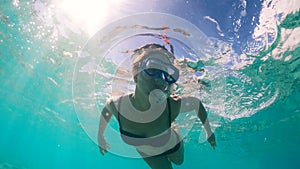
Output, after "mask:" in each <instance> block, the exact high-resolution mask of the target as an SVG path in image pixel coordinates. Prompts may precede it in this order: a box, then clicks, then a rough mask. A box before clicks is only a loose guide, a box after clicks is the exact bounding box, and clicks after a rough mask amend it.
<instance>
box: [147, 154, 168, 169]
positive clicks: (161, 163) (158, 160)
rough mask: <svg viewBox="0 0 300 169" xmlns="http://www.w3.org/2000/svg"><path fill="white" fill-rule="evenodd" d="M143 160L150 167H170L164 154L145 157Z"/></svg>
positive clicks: (155, 168) (161, 168) (154, 168)
mask: <svg viewBox="0 0 300 169" xmlns="http://www.w3.org/2000/svg"><path fill="white" fill-rule="evenodd" d="M144 160H145V161H146V162H147V163H148V165H149V166H150V167H151V168H152V169H172V164H171V162H170V161H169V159H168V158H167V157H166V156H153V157H146V158H144Z"/></svg>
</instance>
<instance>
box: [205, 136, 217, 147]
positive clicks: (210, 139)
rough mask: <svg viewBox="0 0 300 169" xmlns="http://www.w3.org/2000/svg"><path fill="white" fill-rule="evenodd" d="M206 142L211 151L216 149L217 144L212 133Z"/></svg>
mask: <svg viewBox="0 0 300 169" xmlns="http://www.w3.org/2000/svg"><path fill="white" fill-rule="evenodd" d="M206 138H207V137H206ZM207 141H208V142H209V144H210V145H211V147H212V148H213V149H215V148H216V146H217V144H216V138H215V134H214V133H212V134H211V135H210V136H209V137H208V139H207Z"/></svg>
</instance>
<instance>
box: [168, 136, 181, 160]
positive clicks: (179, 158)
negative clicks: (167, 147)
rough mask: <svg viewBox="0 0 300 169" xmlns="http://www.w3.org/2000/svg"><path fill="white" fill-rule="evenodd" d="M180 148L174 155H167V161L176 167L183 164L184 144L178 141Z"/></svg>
mask: <svg viewBox="0 0 300 169" xmlns="http://www.w3.org/2000/svg"><path fill="white" fill-rule="evenodd" d="M179 144H180V147H179V149H178V150H177V151H175V152H174V153H171V154H169V155H168V158H169V160H170V161H171V162H172V163H174V164H176V165H180V164H182V163H183V161H184V144H183V141H182V140H181V141H180V143H179Z"/></svg>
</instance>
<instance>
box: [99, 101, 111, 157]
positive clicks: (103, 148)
mask: <svg viewBox="0 0 300 169" xmlns="http://www.w3.org/2000/svg"><path fill="white" fill-rule="evenodd" d="M111 116H112V113H111V112H110V111H109V110H108V108H107V106H105V107H104V108H103V110H102V112H101V115H100V122H99V128H98V146H99V149H100V153H101V154H102V155H104V153H106V152H108V149H109V144H108V143H107V142H106V140H105V138H104V131H105V129H106V126H107V124H108V122H109V120H110V118H111Z"/></svg>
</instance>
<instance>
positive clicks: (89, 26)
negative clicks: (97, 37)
mask: <svg viewBox="0 0 300 169" xmlns="http://www.w3.org/2000/svg"><path fill="white" fill-rule="evenodd" d="M122 1H123V0H107V1H102V0H63V1H61V2H59V3H58V7H59V8H60V9H61V10H62V11H63V12H64V13H65V14H66V15H67V16H68V17H69V18H70V19H71V20H72V22H74V23H75V24H80V26H81V28H82V29H84V31H85V32H87V33H88V34H90V35H92V34H94V33H95V32H96V31H97V30H98V29H99V27H102V26H103V24H104V22H105V21H108V20H109V19H110V14H111V13H113V12H114V11H117V10H118V7H119V6H120V3H121V2H122Z"/></svg>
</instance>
